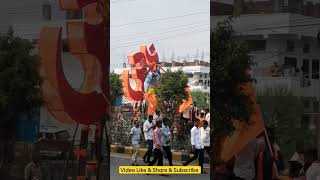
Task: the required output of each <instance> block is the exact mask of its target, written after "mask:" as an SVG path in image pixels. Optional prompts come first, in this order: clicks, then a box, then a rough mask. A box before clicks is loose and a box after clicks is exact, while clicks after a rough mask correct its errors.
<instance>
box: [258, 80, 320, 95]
mask: <svg viewBox="0 0 320 180" xmlns="http://www.w3.org/2000/svg"><path fill="white" fill-rule="evenodd" d="M255 79H256V83H255V88H256V92H257V94H258V95H262V94H263V93H265V92H266V91H269V92H270V91H271V92H273V93H274V92H277V91H278V90H279V89H281V90H285V91H287V92H290V93H292V95H294V96H298V97H307V98H315V99H317V100H319V99H320V80H319V79H307V78H304V79H302V78H299V77H255Z"/></svg>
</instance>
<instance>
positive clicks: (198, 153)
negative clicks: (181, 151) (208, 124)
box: [183, 118, 206, 173]
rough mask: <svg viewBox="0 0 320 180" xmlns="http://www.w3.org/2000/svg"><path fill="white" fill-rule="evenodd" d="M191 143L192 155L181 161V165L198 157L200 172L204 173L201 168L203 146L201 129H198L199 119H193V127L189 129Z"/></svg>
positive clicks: (185, 164)
mask: <svg viewBox="0 0 320 180" xmlns="http://www.w3.org/2000/svg"><path fill="white" fill-rule="evenodd" d="M190 132H191V145H192V152H193V157H192V158H190V159H189V160H188V161H186V162H185V163H183V166H187V165H188V164H190V163H191V162H192V161H194V160H196V159H198V158H199V166H200V167H201V173H206V172H205V171H204V170H203V161H204V149H203V148H204V146H203V144H202V142H201V131H200V119H199V118H196V119H195V124H194V127H193V128H192V129H191V131H190Z"/></svg>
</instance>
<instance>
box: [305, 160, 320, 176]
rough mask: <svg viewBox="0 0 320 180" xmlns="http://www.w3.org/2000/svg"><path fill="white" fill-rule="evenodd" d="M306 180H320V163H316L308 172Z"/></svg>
mask: <svg viewBox="0 0 320 180" xmlns="http://www.w3.org/2000/svg"><path fill="white" fill-rule="evenodd" d="M306 180H320V161H319V160H317V161H314V162H313V163H312V164H311V166H310V167H309V168H308V170H307V172H306Z"/></svg>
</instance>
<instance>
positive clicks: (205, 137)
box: [200, 120, 211, 157]
mask: <svg viewBox="0 0 320 180" xmlns="http://www.w3.org/2000/svg"><path fill="white" fill-rule="evenodd" d="M200 130H201V142H202V144H203V146H204V150H205V151H206V152H207V153H208V155H209V157H211V153H210V128H209V127H208V121H206V120H204V121H203V122H202V127H201V128H200Z"/></svg>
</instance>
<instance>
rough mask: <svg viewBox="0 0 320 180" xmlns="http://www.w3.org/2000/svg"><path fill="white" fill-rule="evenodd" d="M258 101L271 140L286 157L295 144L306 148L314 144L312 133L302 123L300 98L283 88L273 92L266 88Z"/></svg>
mask: <svg viewBox="0 0 320 180" xmlns="http://www.w3.org/2000/svg"><path fill="white" fill-rule="evenodd" d="M258 101H259V103H260V107H261V110H262V113H263V118H264V120H265V123H266V125H267V126H268V127H269V128H270V130H271V132H272V134H270V135H271V136H272V139H275V140H276V141H277V143H278V144H279V145H280V147H281V150H282V152H283V153H284V154H285V155H286V156H290V155H292V154H293V153H294V151H295V147H296V145H297V144H301V143H303V144H304V145H305V146H306V147H308V146H309V147H310V146H312V145H313V144H315V139H314V137H315V136H314V134H313V133H314V132H313V131H311V130H309V129H308V127H304V126H303V123H302V116H303V112H304V108H303V103H302V99H301V98H299V97H296V96H293V95H292V94H291V93H290V92H289V91H286V90H285V89H283V88H278V89H275V90H273V91H272V90H271V89H268V88H267V90H266V91H265V92H263V93H262V94H259V96H258Z"/></svg>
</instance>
